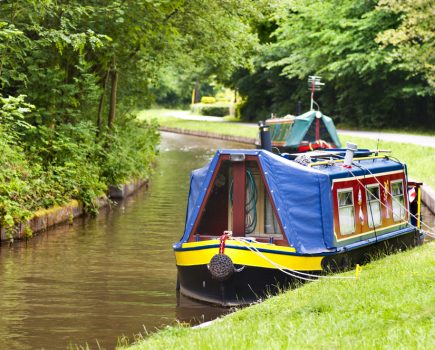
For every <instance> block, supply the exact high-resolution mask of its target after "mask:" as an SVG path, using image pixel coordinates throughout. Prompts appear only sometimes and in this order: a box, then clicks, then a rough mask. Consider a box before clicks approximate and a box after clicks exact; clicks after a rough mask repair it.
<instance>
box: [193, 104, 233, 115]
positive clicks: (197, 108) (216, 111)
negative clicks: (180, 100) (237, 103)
mask: <svg viewBox="0 0 435 350" xmlns="http://www.w3.org/2000/svg"><path fill="white" fill-rule="evenodd" d="M232 109H233V106H232V104H231V103H228V102H217V103H210V104H209V103H207V104H205V103H195V104H193V105H191V106H190V110H191V111H192V113H194V114H199V115H210V116H215V117H225V116H227V115H232V113H233V112H232Z"/></svg>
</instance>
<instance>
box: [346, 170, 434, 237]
mask: <svg viewBox="0 0 435 350" xmlns="http://www.w3.org/2000/svg"><path fill="white" fill-rule="evenodd" d="M354 165H355V166H356V167H357V168H361V169H363V170H366V171H367V172H368V173H369V174H371V175H373V178H374V179H375V180H376V182H377V183H378V184H379V185H380V186H381V188H382V189H383V190H384V191H385V192H386V193H387V195H389V196H390V197H391V198H392V200H393V201H395V202H396V203H397V204H399V206H400V207H401V208H402V209H404V210H405V212H406V213H408V215H409V216H411V217H413V218H414V219H415V220H417V221H420V224H421V225H424V226H425V227H426V228H427V229H428V231H424V233H425V234H427V235H428V236H430V237H432V238H435V232H433V231H432V228H431V227H430V226H429V225H426V224H425V223H424V222H423V221H422V220H420V219H419V218H418V217H417V216H416V215H414V214H412V213H411V212H410V211H409V210H408V208H405V206H403V205H402V203H400V202H399V201H398V200H397V199H396V198H394V196H393V195H392V193H391V192H390V191H389V190H388V189H386V188H385V186H384V185H383V184H382V183H381V182H380V181H379V180H378V178H377V177H376V175H375V174H373V173H372V172H371V171H370V169H368V168H366V167H363V166H362V165H360V164H358V165H356V164H355V163H354ZM345 169H346V170H347V171H348V172H349V173H350V174H351V175H352V176H353V177H355V179H356V180H357V181H358V183H359V184H360V185H361V186H362V187H364V188H365V189H366V185H365V184H363V183H362V182H361V181H360V180H359V179H358V178H357V177H356V175H355V174H354V173H353V172H352V171H351V170H349V169H347V168H345ZM370 194H371V195H372V196H373V197H374V198H376V200H378V201H379V203H381V205H383V206H384V207H385V208H386V209H387V210H390V208H389V207H388V206H387V205H386V204H385V203H384V202H383V201H382V200H381V199H380V198H378V197H376V196H375V195H374V194H373V193H372V192H370ZM403 195H405V193H403ZM403 222H404V223H408V224H409V225H411V226H412V227H413V228H416V229H418V230H419V228H418V227H417V226H414V225H412V224H411V223H409V222H407V221H403Z"/></svg>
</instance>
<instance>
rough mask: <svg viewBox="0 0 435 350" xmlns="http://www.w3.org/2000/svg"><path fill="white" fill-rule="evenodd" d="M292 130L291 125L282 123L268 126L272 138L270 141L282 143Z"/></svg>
mask: <svg viewBox="0 0 435 350" xmlns="http://www.w3.org/2000/svg"><path fill="white" fill-rule="evenodd" d="M291 128H292V123H282V124H278V123H277V124H272V125H271V126H270V134H271V136H272V141H276V142H284V141H285V140H286V139H287V135H288V134H289V132H290V130H291Z"/></svg>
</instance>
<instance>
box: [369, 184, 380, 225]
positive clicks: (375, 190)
mask: <svg viewBox="0 0 435 350" xmlns="http://www.w3.org/2000/svg"><path fill="white" fill-rule="evenodd" d="M366 193H367V216H368V222H369V227H371V228H373V227H378V226H381V223H382V212H381V202H380V197H379V185H369V186H367V192H366Z"/></svg>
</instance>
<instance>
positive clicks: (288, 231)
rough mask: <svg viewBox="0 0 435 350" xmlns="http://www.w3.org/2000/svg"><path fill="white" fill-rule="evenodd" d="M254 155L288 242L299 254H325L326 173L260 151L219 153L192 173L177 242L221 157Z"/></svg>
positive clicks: (328, 242)
mask: <svg viewBox="0 0 435 350" xmlns="http://www.w3.org/2000/svg"><path fill="white" fill-rule="evenodd" d="M233 153H244V154H246V155H257V156H258V158H259V160H260V164H261V167H262V169H263V172H264V177H265V179H266V182H267V184H268V187H269V189H270V191H271V196H272V200H273V201H274V203H275V206H276V208H277V212H278V216H279V220H280V221H281V223H282V227H283V229H284V234H285V236H286V237H287V240H288V242H289V243H290V244H291V245H292V246H293V247H295V248H296V250H297V252H298V253H301V254H316V253H321V252H325V251H329V248H332V246H333V215H332V210H333V208H332V198H331V185H330V181H329V176H328V174H324V173H322V172H321V171H318V170H315V169H312V168H309V167H306V166H302V165H299V164H297V163H295V162H292V161H289V160H287V159H284V158H283V157H280V156H277V155H275V154H273V153H271V152H268V151H264V150H221V151H217V153H216V154H215V156H214V158H213V159H212V161H211V162H210V163H209V164H208V165H207V166H205V167H203V168H201V169H198V170H195V171H193V172H192V175H191V179H190V192H189V199H188V208H187V216H186V228H185V232H184V235H183V237H182V239H181V242H185V241H187V239H188V238H189V235H190V233H191V230H192V228H193V226H194V223H195V220H196V218H197V216H198V215H199V209H200V207H201V204H202V202H203V200H204V197H205V194H206V192H207V188H208V187H209V186H210V185H211V184H210V181H211V178H212V175H213V172H214V170H215V168H216V165H217V163H218V159H219V157H220V155H222V154H233Z"/></svg>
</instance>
